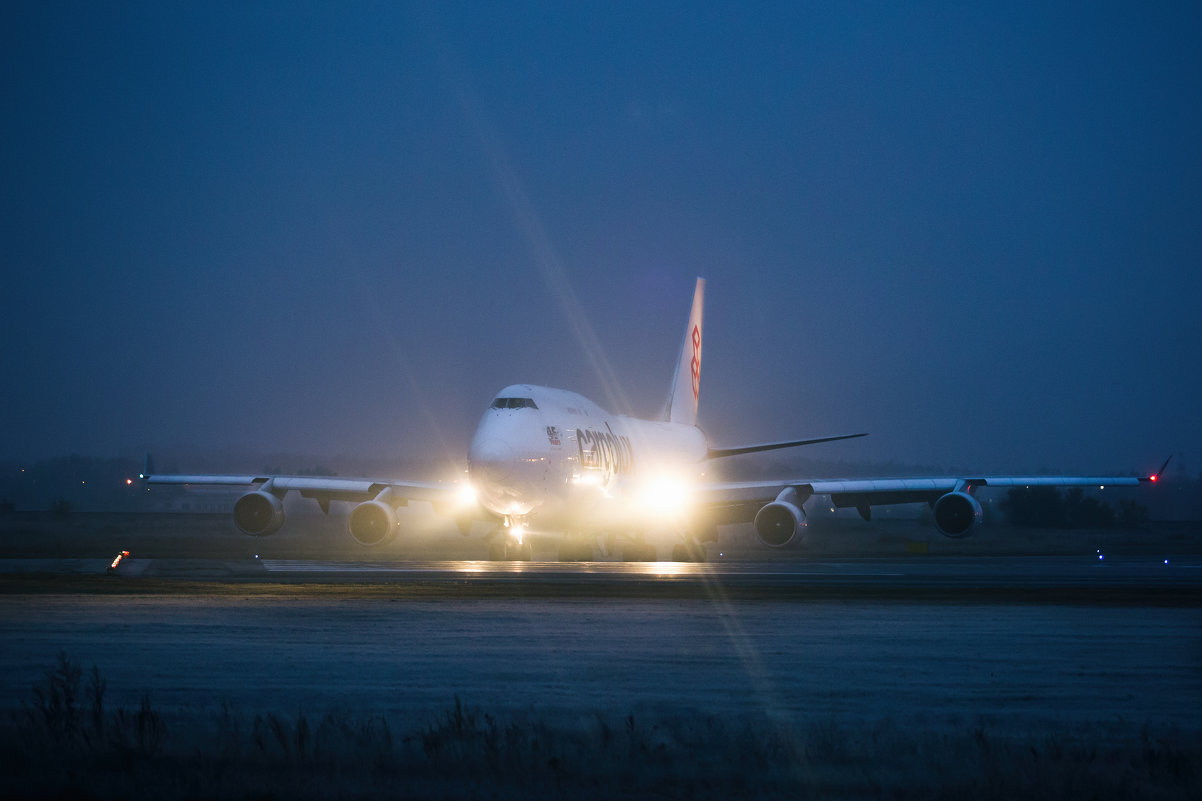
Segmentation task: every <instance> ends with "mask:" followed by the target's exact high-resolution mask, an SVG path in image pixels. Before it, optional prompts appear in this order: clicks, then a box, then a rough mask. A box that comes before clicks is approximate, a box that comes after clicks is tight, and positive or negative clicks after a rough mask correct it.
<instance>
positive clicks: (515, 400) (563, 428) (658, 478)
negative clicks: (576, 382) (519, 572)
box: [468, 384, 707, 530]
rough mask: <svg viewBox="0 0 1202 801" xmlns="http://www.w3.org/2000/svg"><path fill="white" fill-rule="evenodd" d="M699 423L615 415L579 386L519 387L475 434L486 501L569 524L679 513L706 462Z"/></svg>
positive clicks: (516, 515)
mask: <svg viewBox="0 0 1202 801" xmlns="http://www.w3.org/2000/svg"><path fill="white" fill-rule="evenodd" d="M706 450H707V444H706V439H705V435H704V434H703V433H702V431H701V429H699V428H697V427H696V426H691V425H684V424H681V423H668V422H659V421H652V420H639V419H636V418H632V417H625V416H621V415H611V414H610V413H609V412H607V411H605V410H604V409H602V408H601V407H600V406H598V405H597V404H595V403H593V402H592V401H590V400H589V399H587V398H585V397H583V396H581V395H578V394H576V393H574V392H568V391H566V390H561V389H551V388H548V387H538V386H531V385H528V384H515V385H513V386H509V387H506V388H505V389H503V390H501V391H500V392H499V393H498V394H497V398H496V400H494V401H493V404H492V406H491V407H490V408H489V409H488V410H487V411H485V413H484V416H483V418H481V420H480V425H479V426H478V427H477V429H476V433H475V436H474V437H473V438H472V444H471V448H470V450H469V453H468V471H469V476H470V479H471V483H472V487H473V488H474V490H475V492H476V498H477V500H478V501H479V503H480V505H481V506H483V507H484V508H485V509H487V510H488V511H490V512H492V513H493V514H496V515H499V516H501V517H503V518H506V519H508V520H524V519H525V518H527V517H532V518H536V519H537V521H538V523H539V525H540V526H550V527H555V528H562V529H569V530H570V529H577V528H585V527H588V528H593V527H596V526H598V525H603V526H604V525H622V524H630V525H635V524H637V523H638V522H639V521H641V520H643V519H646V518H647V517H648V516H652V517H654V516H655V515H656V513H661V512H670V511H671V510H670V509H655V508H650V507H652V506H655V505H657V504H659V505H662V504H663V502H664V499H665V498H669V499H670V498H672V497H673V493H674V492H676V491H678V489H677V488H680V491H683V487H685V486H687V483H688V482H690V481H692V480H693V479H695V478H696V477H697V474H698V471H699V465H700V463H701V462H702V461H703V460H704V459H705V456H706Z"/></svg>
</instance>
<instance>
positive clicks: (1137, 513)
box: [1117, 500, 1152, 529]
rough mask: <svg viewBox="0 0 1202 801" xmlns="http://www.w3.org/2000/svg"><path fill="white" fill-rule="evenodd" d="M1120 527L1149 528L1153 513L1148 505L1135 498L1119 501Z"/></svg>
mask: <svg viewBox="0 0 1202 801" xmlns="http://www.w3.org/2000/svg"><path fill="white" fill-rule="evenodd" d="M1117 519H1118V525H1119V528H1125V529H1140V528H1147V526H1148V522H1149V521H1150V520H1151V519H1152V514H1151V512H1150V511H1149V509H1148V507H1147V506H1144V505H1143V504H1142V503H1138V502H1136V501H1133V500H1124V501H1119V511H1118V517H1117Z"/></svg>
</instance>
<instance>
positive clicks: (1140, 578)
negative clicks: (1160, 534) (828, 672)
mask: <svg viewBox="0 0 1202 801" xmlns="http://www.w3.org/2000/svg"><path fill="white" fill-rule="evenodd" d="M0 577H3V578H5V579H6V580H7V581H6V583H7V584H8V585H9V587H10V588H12V589H17V588H19V590H18V591H20V590H24V591H34V590H35V588H41V589H42V590H43V591H64V592H66V591H84V592H87V591H101V590H103V591H106V592H109V591H119V590H122V589H124V590H129V591H157V592H172V591H174V590H175V589H178V588H180V587H181V586H182V585H184V584H186V583H187V582H195V581H200V582H220V583H232V584H235V585H247V586H252V585H275V584H284V585H300V584H310V585H321V586H322V587H323V592H324V593H326V594H330V593H338V592H343V593H346V594H350V595H357V594H358V595H361V594H363V593H365V592H368V591H372V592H384V593H387V592H390V591H392V592H404V591H405V590H406V589H407V588H408V589H410V590H412V591H413V592H420V593H422V594H424V595H425V596H427V597H430V596H437V595H445V596H448V597H461V598H464V597H482V596H487V597H505V596H511V595H514V594H519V595H529V594H536V595H541V596H546V597H552V596H563V597H605V596H615V597H648V598H656V597H680V598H691V597H694V598H704V597H709V596H712V595H714V594H715V593H718V594H722V595H723V596H725V597H731V598H745V599H757V598H758V599H770V600H785V599H789V598H794V599H805V598H832V597H844V598H857V597H864V598H897V599H911V600H912V599H939V598H942V599H948V600H957V599H958V600H976V601H988V600H998V601H1030V602H1081V603H1088V602H1101V603H1145V604H1146V603H1152V604H1168V605H1183V606H1190V605H1193V606H1199V605H1202V557H1199V556H1186V557H1182V558H1169V557H1160V556H1146V555H1141V556H1132V555H1111V556H1107V555H1106V554H1104V553H1100V552H1099V553H1096V554H1090V555H1084V556H1055V557H1049V556H1042V557H894V558H859V559H842V560H832V559H808V560H798V559H792V560H781V561H756V562H747V561H739V562H734V561H721V560H719V561H714V562H708V563H701V564H697V563H681V562H626V563H624V562H580V563H564V562H485V561H406V562H395V561H394V562H383V561H380V562H363V561H356V562H321V561H313V560H285V559H242V560H218V559H138V558H137V557H136V556H135V557H134V558H129V559H123V560H122V561H121V562H120V564H119V565H118V566H117V568H116V569H115V570H112V569H109V562H108V561H107V560H99V559H65V560H53V559H2V560H0ZM100 577H103V578H104V579H105V581H104V582H103V583H101V584H98V583H96V581H94V580H90V579H98V578H100ZM369 588H371V589H370V590H369ZM213 591H218V590H217V589H216V588H214V590H213Z"/></svg>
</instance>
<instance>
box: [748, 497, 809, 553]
mask: <svg viewBox="0 0 1202 801" xmlns="http://www.w3.org/2000/svg"><path fill="white" fill-rule="evenodd" d="M805 524H806V515H805V512H803V511H802V510H801V505H800V504H799V503H798V498H797V490H795V489H793V488H792V487H789V488H787V489H785V490H783V491H782V492H781V494H780V495H777V496H776V500H775V501H773V502H772V503H770V504H768V505H766V506H764V507H763V508H762V509H760V510H759V511H758V512H756V514H755V524H754V525H755V533H756V536H757V537H759V538H760V542H762V543H764V544H765V545H769V546H771V547H773V548H780V547H783V546H785V545H788V544H789V543H790V542H792V541H793V538H794V537H796V536H797V534H798V532H800V531H801V529H802V527H803V526H804V525H805Z"/></svg>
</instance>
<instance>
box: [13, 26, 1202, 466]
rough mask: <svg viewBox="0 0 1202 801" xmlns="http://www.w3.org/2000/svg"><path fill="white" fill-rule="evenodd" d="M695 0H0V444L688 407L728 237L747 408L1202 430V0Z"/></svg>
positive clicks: (1143, 437)
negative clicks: (578, 396) (532, 391)
mask: <svg viewBox="0 0 1202 801" xmlns="http://www.w3.org/2000/svg"><path fill="white" fill-rule="evenodd" d="M647 5H650V6H652V7H651V8H647V7H645V6H647ZM694 5H695V4H679V5H669V4H642V3H639V4H629V5H618V4H609V3H606V4H595V5H587V6H586V5H584V4H575V3H554V2H552V3H507V4H476V3H468V4H456V3H431V4H417V5H403V4H400V3H353V4H343V3H330V4H303V3H279V4H276V3H231V4H221V3H209V2H206V3H197V4H192V5H189V4H176V3H170V4H163V3H158V2H155V3H146V4H120V5H119V4H97V3H79V4H75V3H44V2H36V3H11V2H10V3H6V4H4V7H3V10H0V40H2V44H3V47H2V48H0V60H2V63H3V70H4V76H5V78H4V81H3V84H2V88H0V98H2V106H0V136H2V142H3V148H2V155H0V158H2V159H3V173H2V174H3V178H4V179H3V181H2V182H0V203H2V204H3V205H2V208H0V258H2V259H3V270H4V273H3V274H4V291H3V294H0V311H2V322H0V325H2V326H3V342H4V347H3V355H2V356H0V369H2V370H3V376H4V381H3V383H2V385H0V386H2V389H0V403H2V405H3V409H4V417H3V433H2V437H0V457H2V458H21V459H29V458H39V457H43V456H49V455H56V454H63V453H67V452H72V451H74V452H80V453H85V454H92V455H110V454H117V453H122V452H126V453H128V452H136V451H137V450H138V449H140V448H143V447H151V448H154V449H158V450H164V451H168V452H171V451H178V450H180V449H183V448H197V449H200V450H206V451H217V450H221V449H226V448H233V449H235V450H238V451H242V452H247V453H255V452H259V451H262V452H277V453H278V452H281V451H283V452H295V453H300V454H311V455H315V456H331V457H335V456H339V455H356V456H365V457H372V458H379V457H387V456H390V455H392V454H399V455H401V456H407V457H411V456H420V455H422V454H424V453H429V452H435V453H442V452H444V451H446V452H449V453H455V454H459V453H462V452H463V451H464V450H465V449H466V447H467V442H468V438H469V436H470V432H471V429H472V428H473V427H474V425H475V422H476V420H477V418H478V416H479V414H480V412H481V411H482V410H483V408H484V407H485V406H486V405H487V403H488V402H489V401H490V399H491V397H492V395H493V393H494V392H495V391H496V390H497V389H499V388H500V387H502V386H503V385H505V384H507V383H512V382H518V381H529V382H537V383H546V384H550V385H553V386H564V387H568V388H572V389H576V390H578V391H581V392H583V393H584V394H586V395H589V396H591V397H593V398H595V399H596V400H598V401H599V402H601V403H602V404H603V405H609V406H611V407H619V408H620V407H623V406H624V407H625V408H626V409H627V410H629V411H631V412H633V413H636V414H642V415H653V414H655V413H657V412H658V411H659V410H660V408H661V406H662V403H663V400H664V398H665V397H666V393H667V385H668V382H669V378H670V370H671V365H672V363H673V361H674V360H675V356H676V350H677V348H678V346H679V342H680V336H681V332H682V330H683V326H684V319H685V316H686V314H687V306H688V300H689V296H690V293H691V291H692V283H693V279H694V277H695V276H697V275H703V276H705V277H707V278H708V279H709V287H708V291H709V294H708V304H707V328H706V334H707V339H706V345H705V347H706V350H705V364H704V369H703V375H702V390H703V391H702V402H701V417H702V424H703V426H704V427H705V428H706V429H707V431H708V432H709V433H710V435H711V439H713V440H714V441H715V442H716V443H717V444H735V443H740V442H745V441H762V440H765V439H774V438H780V437H789V436H817V435H824V434H832V433H844V432H850V431H861V430H864V431H870V432H872V436H871V437H869V438H868V439H865V440H860V441H856V442H852V443H841V444H835V445H828V446H821V447H822V448H824V449H825V450H824V451H823V452H822V455H823V456H829V457H831V458H838V457H840V456H845V457H847V458H849V459H850V458H857V459H860V458H863V459H881V460H884V459H895V460H900V461H905V462H911V463H922V464H932V465H942V466H946V467H948V468H953V467H956V468H972V469H990V470H1028V469H1039V468H1042V467H1050V468H1064V469H1069V470H1086V469H1089V470H1092V469H1099V470H1102V469H1104V470H1114V469H1128V468H1131V469H1134V468H1145V469H1146V468H1151V467H1155V466H1156V465H1157V464H1158V463H1159V460H1160V459H1161V458H1163V456H1164V455H1166V454H1167V453H1169V452H1178V453H1181V454H1183V458H1184V459H1185V460H1186V461H1187V462H1188V463H1190V464H1192V465H1195V466H1196V465H1197V464H1198V463H1199V462H1202V423H1200V422H1199V419H1198V413H1197V409H1198V406H1199V398H1200V396H1202V392H1200V391H1199V390H1200V383H1202V382H1200V379H1199V375H1198V364H1199V357H1198V355H1197V349H1198V346H1199V343H1200V342H1202V323H1200V322H1199V306H1200V302H1199V301H1200V298H1202V277H1200V273H1202V270H1200V268H1202V223H1200V221H1202V47H1199V45H1198V42H1199V41H1202V7H1200V6H1198V4H1196V3H1181V4H1171V3H1165V4H1151V5H1149V4H1144V3H1124V4H1116V3H1108V4H1099V3H1080V4H1078V3H1074V4H1049V3H1030V4H997V5H996V7H995V6H994V5H993V4H989V5H988V6H987V7H985V8H977V7H975V4H964V3H947V4H927V3H923V4H909V3H905V4H897V3H881V4H871V3H867V4H842V3H836V4H830V3H815V4H806V3H792V2H791V3H781V4H767V5H762V4H753V5H751V6H749V7H746V8H744V7H742V6H740V7H738V8H735V7H731V8H713V9H702V10H699V9H697V8H695V7H694ZM615 378H616V380H617V382H618V383H619V384H620V387H615V386H614V379H615ZM815 455H817V453H816V452H815Z"/></svg>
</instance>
